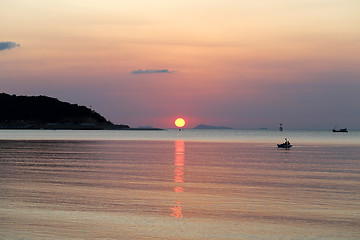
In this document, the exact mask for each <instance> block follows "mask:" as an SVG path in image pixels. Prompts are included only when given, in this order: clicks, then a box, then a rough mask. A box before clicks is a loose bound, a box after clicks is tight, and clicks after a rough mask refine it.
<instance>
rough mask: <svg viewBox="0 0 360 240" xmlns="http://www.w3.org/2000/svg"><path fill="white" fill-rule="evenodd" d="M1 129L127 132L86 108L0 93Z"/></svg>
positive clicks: (57, 101)
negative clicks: (118, 130)
mask: <svg viewBox="0 0 360 240" xmlns="http://www.w3.org/2000/svg"><path fill="white" fill-rule="evenodd" d="M0 128H3V129H4V128H11V129H19V128H21V129H40V128H43V129H123V128H124V129H126V128H129V126H128V125H115V124H113V123H111V122H110V121H108V120H107V119H106V118H105V117H103V116H101V115H100V114H99V113H97V112H95V111H94V110H91V109H89V108H87V107H85V106H79V105H77V104H70V103H67V102H62V101H59V100H58V99H56V98H51V97H47V96H16V95H9V94H6V93H0Z"/></svg>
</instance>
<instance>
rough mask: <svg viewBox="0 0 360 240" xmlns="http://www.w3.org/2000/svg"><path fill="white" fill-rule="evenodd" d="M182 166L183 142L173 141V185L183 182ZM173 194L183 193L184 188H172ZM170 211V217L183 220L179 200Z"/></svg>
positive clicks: (183, 161) (183, 160) (183, 159)
mask: <svg viewBox="0 0 360 240" xmlns="http://www.w3.org/2000/svg"><path fill="white" fill-rule="evenodd" d="M184 165H185V142H184V141H183V140H176V141H175V160H174V167H175V169H174V183H177V184H181V183H183V182H184ZM174 192H175V193H182V192H184V188H183V187H182V186H179V185H177V186H175V187H174ZM171 209H172V214H171V216H173V217H176V218H183V217H184V216H183V213H182V206H181V200H177V201H176V202H175V205H174V207H172V208H171Z"/></svg>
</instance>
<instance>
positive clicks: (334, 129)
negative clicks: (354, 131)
mask: <svg viewBox="0 0 360 240" xmlns="http://www.w3.org/2000/svg"><path fill="white" fill-rule="evenodd" d="M332 131H333V132H348V130H347V128H340V129H336V128H333V130H332Z"/></svg>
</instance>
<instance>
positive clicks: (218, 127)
mask: <svg viewBox="0 0 360 240" xmlns="http://www.w3.org/2000/svg"><path fill="white" fill-rule="evenodd" d="M194 129H232V128H231V127H224V126H210V125H205V124H200V125H197V126H196V127H194Z"/></svg>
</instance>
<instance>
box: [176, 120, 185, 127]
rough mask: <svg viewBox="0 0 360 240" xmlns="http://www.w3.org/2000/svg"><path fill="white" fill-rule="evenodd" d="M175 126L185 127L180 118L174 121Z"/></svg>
mask: <svg viewBox="0 0 360 240" xmlns="http://www.w3.org/2000/svg"><path fill="white" fill-rule="evenodd" d="M175 126H177V127H179V128H181V127H183V126H185V120H184V119H182V118H178V119H176V120H175Z"/></svg>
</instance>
